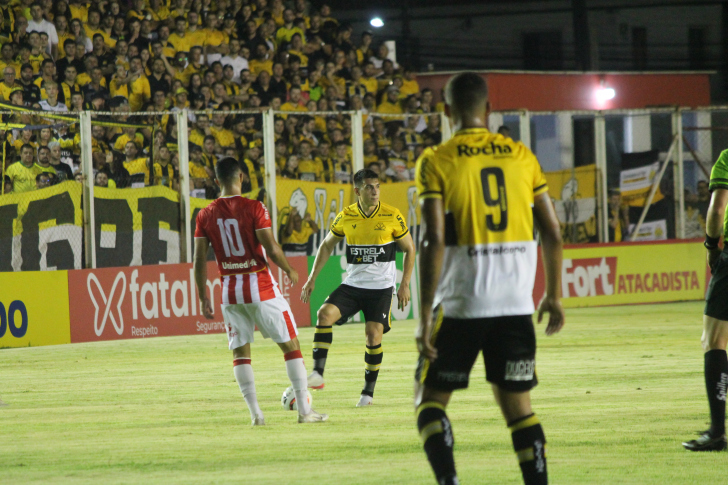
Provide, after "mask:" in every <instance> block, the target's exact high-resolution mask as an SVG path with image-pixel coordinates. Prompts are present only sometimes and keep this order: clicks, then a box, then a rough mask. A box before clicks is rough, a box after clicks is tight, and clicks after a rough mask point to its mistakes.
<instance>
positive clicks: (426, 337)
mask: <svg viewBox="0 0 728 485" xmlns="http://www.w3.org/2000/svg"><path fill="white" fill-rule="evenodd" d="M431 328H432V317H430V316H427V317H424V316H423V317H420V324H419V325H418V326H417V328H416V329H415V344H416V345H417V351H418V352H419V353H420V355H422V356H423V357H424V358H426V359H427V360H429V361H430V362H434V361H435V359H437V349H436V348H435V347H433V346H432V341H431V335H432V332H431Z"/></svg>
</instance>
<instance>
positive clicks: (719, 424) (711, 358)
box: [683, 315, 728, 451]
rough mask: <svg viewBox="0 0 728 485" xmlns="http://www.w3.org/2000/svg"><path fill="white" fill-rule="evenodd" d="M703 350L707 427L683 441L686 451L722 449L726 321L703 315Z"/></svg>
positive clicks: (727, 372) (727, 373)
mask: <svg viewBox="0 0 728 485" xmlns="http://www.w3.org/2000/svg"><path fill="white" fill-rule="evenodd" d="M701 340H702V344H703V350H704V351H705V364H704V365H705V367H704V372H705V389H706V391H707V394H708V406H709V408H710V428H709V429H708V430H707V431H706V432H705V433H703V435H702V436H700V437H699V438H698V439H696V440H691V441H688V442H686V443H683V446H684V447H685V448H686V449H687V450H690V451H717V450H723V449H725V448H726V441H725V399H726V387H727V386H728V357H726V350H725V349H726V343H727V342H728V322H727V321H724V320H719V319H717V318H714V317H710V316H708V315H703V336H702V339H701Z"/></svg>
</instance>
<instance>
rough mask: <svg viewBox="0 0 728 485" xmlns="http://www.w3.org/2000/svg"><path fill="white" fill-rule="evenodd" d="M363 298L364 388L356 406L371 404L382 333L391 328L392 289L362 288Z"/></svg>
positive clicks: (379, 365)
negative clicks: (364, 336) (364, 339)
mask: <svg viewBox="0 0 728 485" xmlns="http://www.w3.org/2000/svg"><path fill="white" fill-rule="evenodd" d="M363 291H364V292H365V293H363V294H364V295H365V298H364V299H363V300H362V302H361V308H362V310H363V312H364V318H365V319H366V325H365V327H364V333H365V335H366V351H365V352H364V388H363V389H362V391H361V397H360V398H359V402H358V403H357V405H356V406H357V407H362V406H367V405H370V404H372V401H373V398H374V386H376V385H377V378H378V377H379V368H380V367H381V365H382V359H383V358H384V349H383V348H382V335H384V334H385V333H387V332H388V331H389V330H390V329H391V318H392V294H393V289H392V288H388V289H385V290H363Z"/></svg>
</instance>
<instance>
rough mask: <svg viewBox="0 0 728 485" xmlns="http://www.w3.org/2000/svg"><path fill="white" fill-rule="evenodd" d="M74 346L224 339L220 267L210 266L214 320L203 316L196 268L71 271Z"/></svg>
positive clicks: (178, 265)
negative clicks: (197, 337) (188, 338)
mask: <svg viewBox="0 0 728 485" xmlns="http://www.w3.org/2000/svg"><path fill="white" fill-rule="evenodd" d="M68 286H69V287H70V288H72V293H73V305H71V308H70V326H71V342H73V343H76V342H94V341H98V340H120V339H130V338H144V337H164V336H172V335H198V334H206V333H222V332H224V331H225V325H224V323H223V318H222V310H221V308H220V302H221V299H220V292H221V286H220V280H219V277H218V270H217V265H216V264H215V263H213V262H210V263H208V264H207V293H208V295H209V296H210V298H211V300H212V302H213V308H214V312H215V318H214V319H212V320H207V319H206V318H205V317H204V316H203V315H202V312H201V311H200V305H199V301H198V299H197V289H196V286H195V278H194V274H193V271H192V265H191V264H169V265H150V266H138V267H132V268H103V269H92V270H81V271H71V272H69V273H68Z"/></svg>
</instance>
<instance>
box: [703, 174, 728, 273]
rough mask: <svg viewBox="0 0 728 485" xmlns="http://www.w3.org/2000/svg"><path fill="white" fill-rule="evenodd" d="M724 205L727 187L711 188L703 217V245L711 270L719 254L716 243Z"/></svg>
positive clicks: (726, 202) (723, 213) (723, 214)
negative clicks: (708, 204)
mask: <svg viewBox="0 0 728 485" xmlns="http://www.w3.org/2000/svg"><path fill="white" fill-rule="evenodd" d="M726 205H728V189H722V188H721V189H718V188H716V189H713V193H712V195H711V196H710V206H708V215H707V216H706V218H705V247H706V248H707V249H708V265H709V266H710V269H711V270H712V269H713V267H714V266H715V264H716V263H717V262H718V257H719V256H720V248H719V247H718V243H719V242H720V235H721V229H722V228H723V220H724V219H723V218H724V216H725V207H726ZM723 245H725V241H723Z"/></svg>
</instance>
